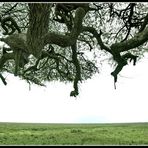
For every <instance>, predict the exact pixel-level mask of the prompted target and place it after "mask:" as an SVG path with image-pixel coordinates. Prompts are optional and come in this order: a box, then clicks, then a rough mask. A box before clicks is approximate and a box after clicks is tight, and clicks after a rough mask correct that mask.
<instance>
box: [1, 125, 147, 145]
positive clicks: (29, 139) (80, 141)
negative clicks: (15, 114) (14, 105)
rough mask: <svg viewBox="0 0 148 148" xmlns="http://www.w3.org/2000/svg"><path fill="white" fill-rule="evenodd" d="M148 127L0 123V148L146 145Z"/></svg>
mask: <svg viewBox="0 0 148 148" xmlns="http://www.w3.org/2000/svg"><path fill="white" fill-rule="evenodd" d="M147 144H148V123H130V124H128V123H126V124H33V123H31V124H29V123H0V145H147Z"/></svg>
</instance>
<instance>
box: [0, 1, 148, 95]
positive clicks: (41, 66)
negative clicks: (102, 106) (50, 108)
mask: <svg viewBox="0 0 148 148" xmlns="http://www.w3.org/2000/svg"><path fill="white" fill-rule="evenodd" d="M0 7H1V9H0V11H1V19H0V21H1V32H2V33H3V31H5V33H3V34H2V35H1V39H0V40H1V42H3V43H5V44H6V45H7V47H6V45H5V46H1V52H0V54H1V58H0V78H1V80H2V82H3V83H4V84H5V85H6V84H7V82H6V80H5V78H4V76H3V75H2V74H3V72H5V71H6V72H9V73H13V74H14V75H15V76H19V77H21V78H22V79H25V80H26V81H27V82H28V83H30V82H33V83H35V84H38V85H41V86H42V85H44V82H46V81H53V80H60V81H63V82H73V88H74V90H73V91H71V93H70V96H74V97H76V96H77V95H78V94H79V83H80V82H83V81H84V80H87V79H88V78H91V77H92V76H93V75H94V74H95V73H98V72H99V68H98V58H100V56H101V54H99V53H102V54H103V53H104V54H106V55H108V56H110V57H111V58H112V62H115V63H116V65H115V67H114V70H113V71H112V72H111V75H112V76H113V78H114V82H115V83H116V82H117V80H118V74H119V73H120V71H121V70H122V69H123V67H124V66H126V65H127V64H128V62H132V61H133V65H136V62H137V60H138V59H140V58H141V57H142V56H141V55H143V53H144V52H146V48H147V41H148V26H147V24H148V13H147V9H148V4H147V3H103V2H102V3H2V4H1V6H0ZM87 53H93V55H95V56H94V57H93V59H90V58H89V56H87Z"/></svg>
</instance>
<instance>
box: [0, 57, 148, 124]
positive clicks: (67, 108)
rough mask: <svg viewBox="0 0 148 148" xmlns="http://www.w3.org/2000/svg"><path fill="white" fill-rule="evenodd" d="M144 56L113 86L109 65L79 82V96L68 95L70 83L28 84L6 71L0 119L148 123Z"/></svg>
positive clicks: (0, 90) (147, 75) (147, 63)
mask: <svg viewBox="0 0 148 148" xmlns="http://www.w3.org/2000/svg"><path fill="white" fill-rule="evenodd" d="M147 68H148V56H146V58H145V59H143V60H141V61H140V62H139V63H137V65H136V66H133V65H132V64H129V65H128V66H126V67H124V69H123V70H122V72H121V74H120V76H119V78H118V83H117V89H116V90H115V89H114V84H113V77H112V76H111V75H110V73H111V72H112V68H111V67H110V66H109V65H105V66H104V70H103V71H102V73H101V74H100V75H97V76H96V77H94V78H93V79H91V80H87V81H86V82H85V83H82V84H81V85H80V95H79V96H78V97H77V98H73V97H70V96H69V94H70V91H71V90H72V89H73V87H72V84H64V83H58V82H57V83H56V82H50V83H49V84H48V86H47V87H46V88H45V87H38V86H36V85H33V86H32V87H31V91H29V85H28V84H27V83H26V82H24V81H23V80H20V79H19V78H18V77H14V76H13V75H10V74H6V79H7V82H8V85H7V86H4V85H3V83H2V82H1V81H0V122H38V123H115V122H148V89H147V86H148V69H147Z"/></svg>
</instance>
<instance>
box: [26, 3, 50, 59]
mask: <svg viewBox="0 0 148 148" xmlns="http://www.w3.org/2000/svg"><path fill="white" fill-rule="evenodd" d="M50 5H51V4H47V3H45V4H44V3H29V4H28V6H29V28H28V31H27V46H28V50H29V52H30V53H31V54H33V55H34V56H35V57H37V58H39V57H40V55H41V51H42V49H43V48H44V41H43V39H42V37H43V36H44V35H45V34H46V33H47V32H48V26H49V14H50Z"/></svg>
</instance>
